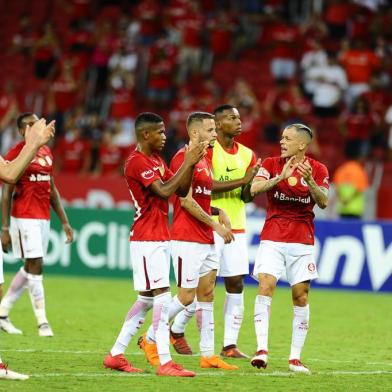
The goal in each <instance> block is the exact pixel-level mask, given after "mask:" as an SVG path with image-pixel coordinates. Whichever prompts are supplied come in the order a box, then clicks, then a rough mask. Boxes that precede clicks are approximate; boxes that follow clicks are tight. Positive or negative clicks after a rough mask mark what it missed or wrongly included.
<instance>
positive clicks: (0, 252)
mask: <svg viewBox="0 0 392 392" xmlns="http://www.w3.org/2000/svg"><path fill="white" fill-rule="evenodd" d="M3 283H4V273H3V249H2V248H1V246H0V284H3Z"/></svg>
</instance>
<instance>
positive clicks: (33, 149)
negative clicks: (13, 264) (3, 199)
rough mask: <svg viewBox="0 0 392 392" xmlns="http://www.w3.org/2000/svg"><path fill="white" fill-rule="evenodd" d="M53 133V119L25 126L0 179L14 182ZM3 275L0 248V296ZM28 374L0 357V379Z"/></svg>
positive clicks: (1, 166)
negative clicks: (17, 149)
mask: <svg viewBox="0 0 392 392" xmlns="http://www.w3.org/2000/svg"><path fill="white" fill-rule="evenodd" d="M53 135H54V121H52V122H50V123H49V124H48V125H47V124H46V121H45V120H44V119H40V120H38V121H36V122H35V123H34V125H33V126H32V127H30V126H27V127H26V130H25V144H24V146H23V147H22V149H21V151H20V153H19V155H18V156H17V157H16V158H15V159H14V160H13V161H11V162H7V161H5V160H4V159H3V158H2V157H0V179H1V180H2V181H4V182H7V183H9V184H15V183H16V182H17V181H18V179H19V178H20V176H21V175H22V174H23V172H24V170H25V169H26V167H27V166H28V165H29V164H30V162H31V160H32V159H33V158H34V157H35V155H36V153H37V151H38V150H39V148H40V147H41V146H43V145H45V144H46V143H47V142H48V141H49V140H50V138H52V137H53ZM3 282H4V277H3V251H2V249H1V248H0V297H1V295H2V290H1V288H2V284H3ZM28 378H29V376H27V375H25V374H21V373H17V372H14V371H12V370H10V369H8V367H7V365H6V364H4V363H3V362H2V360H1V358H0V379H6V380H26V379H28Z"/></svg>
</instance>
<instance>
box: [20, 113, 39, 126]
mask: <svg viewBox="0 0 392 392" xmlns="http://www.w3.org/2000/svg"><path fill="white" fill-rule="evenodd" d="M34 115H35V113H33V112H25V113H22V114H20V115H19V116H18V117H17V119H16V126H17V127H18V129H23V128H24V127H25V126H26V124H25V122H24V120H25V118H27V117H31V116H34Z"/></svg>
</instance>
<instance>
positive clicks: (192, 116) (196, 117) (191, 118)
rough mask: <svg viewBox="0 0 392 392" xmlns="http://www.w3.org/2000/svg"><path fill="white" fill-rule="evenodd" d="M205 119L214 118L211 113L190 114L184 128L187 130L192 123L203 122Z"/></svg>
mask: <svg viewBox="0 0 392 392" xmlns="http://www.w3.org/2000/svg"><path fill="white" fill-rule="evenodd" d="M206 119H211V120H214V119H215V116H214V115H213V114H211V113H207V112H192V113H191V114H190V115H189V116H188V119H187V120H186V127H187V128H189V127H190V126H191V125H192V123H194V122H196V121H203V120H206Z"/></svg>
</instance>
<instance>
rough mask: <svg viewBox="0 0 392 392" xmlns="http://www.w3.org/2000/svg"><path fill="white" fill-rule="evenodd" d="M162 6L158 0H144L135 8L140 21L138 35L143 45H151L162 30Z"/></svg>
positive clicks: (135, 13)
mask: <svg viewBox="0 0 392 392" xmlns="http://www.w3.org/2000/svg"><path fill="white" fill-rule="evenodd" d="M160 13H161V7H160V4H159V2H158V1H157V0H143V1H141V2H140V3H139V5H138V6H137V7H136V8H135V9H134V16H135V18H136V19H137V20H138V21H139V28H138V37H139V42H140V44H142V45H151V44H153V43H154V42H155V40H156V39H157V37H158V35H159V34H160V32H161V18H160Z"/></svg>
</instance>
